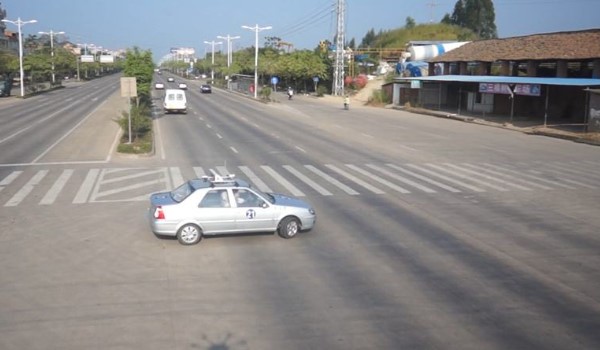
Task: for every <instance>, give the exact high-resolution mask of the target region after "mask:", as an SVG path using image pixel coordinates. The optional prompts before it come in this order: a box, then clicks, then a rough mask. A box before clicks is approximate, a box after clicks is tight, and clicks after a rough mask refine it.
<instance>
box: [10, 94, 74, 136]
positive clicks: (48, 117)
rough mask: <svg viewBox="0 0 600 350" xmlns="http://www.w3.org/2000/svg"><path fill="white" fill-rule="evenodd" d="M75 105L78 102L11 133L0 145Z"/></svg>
mask: <svg viewBox="0 0 600 350" xmlns="http://www.w3.org/2000/svg"><path fill="white" fill-rule="evenodd" d="M77 103H78V101H75V102H73V103H71V104H70V105H68V106H66V107H64V108H61V109H59V110H58V111H56V112H54V113H52V114H50V115H49V116H47V117H45V118H42V119H38V120H37V121H36V122H35V123H32V124H29V125H28V126H26V127H24V128H23V129H21V130H19V131H17V132H15V133H12V134H10V135H8V136H7V137H5V138H3V139H2V140H0V143H3V142H5V141H8V140H10V139H12V138H13V137H15V136H17V135H19V134H21V133H24V132H25V131H27V130H29V129H31V128H33V127H34V126H36V125H38V124H40V123H43V122H45V121H46V120H48V119H50V118H53V117H55V116H57V115H58V114H59V113H62V112H63V111H66V110H68V109H70V108H71V107H73V106H74V105H75V104H77Z"/></svg>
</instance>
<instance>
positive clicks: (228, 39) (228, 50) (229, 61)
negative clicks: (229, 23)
mask: <svg viewBox="0 0 600 350" xmlns="http://www.w3.org/2000/svg"><path fill="white" fill-rule="evenodd" d="M217 38H219V39H223V40H227V67H229V66H231V63H232V55H231V51H232V50H231V41H232V40H235V39H239V38H240V37H239V36H229V34H227V36H217Z"/></svg>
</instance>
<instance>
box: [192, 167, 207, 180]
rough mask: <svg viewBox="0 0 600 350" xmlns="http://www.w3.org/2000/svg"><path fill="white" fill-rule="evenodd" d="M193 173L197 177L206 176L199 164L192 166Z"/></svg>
mask: <svg viewBox="0 0 600 350" xmlns="http://www.w3.org/2000/svg"><path fill="white" fill-rule="evenodd" d="M194 174H196V177H197V178H202V177H203V176H206V175H207V174H206V172H204V169H202V167H199V166H195V167H194Z"/></svg>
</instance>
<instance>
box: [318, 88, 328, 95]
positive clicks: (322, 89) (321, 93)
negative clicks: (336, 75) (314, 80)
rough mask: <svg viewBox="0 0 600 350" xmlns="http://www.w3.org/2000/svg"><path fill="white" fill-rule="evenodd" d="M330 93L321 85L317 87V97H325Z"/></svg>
mask: <svg viewBox="0 0 600 350" xmlns="http://www.w3.org/2000/svg"><path fill="white" fill-rule="evenodd" d="M327 92H328V90H327V87H325V86H323V85H319V86H318V87H317V97H323V96H325V94H326V93H327Z"/></svg>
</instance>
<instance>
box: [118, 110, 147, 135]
mask: <svg viewBox="0 0 600 350" xmlns="http://www.w3.org/2000/svg"><path fill="white" fill-rule="evenodd" d="M150 116H151V113H150V108H149V107H148V106H147V105H145V104H140V105H139V106H138V105H132V106H131V141H132V142H136V141H137V140H138V139H139V138H141V137H143V136H144V135H146V134H147V133H148V132H149V131H150V130H152V119H151V118H150ZM116 122H117V123H118V124H119V126H120V127H121V129H123V138H126V139H127V140H128V139H129V113H127V112H126V111H122V112H121V117H120V118H119V119H117V120H116Z"/></svg>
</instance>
